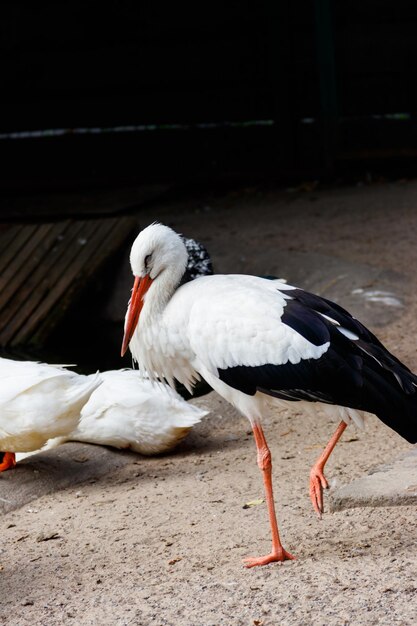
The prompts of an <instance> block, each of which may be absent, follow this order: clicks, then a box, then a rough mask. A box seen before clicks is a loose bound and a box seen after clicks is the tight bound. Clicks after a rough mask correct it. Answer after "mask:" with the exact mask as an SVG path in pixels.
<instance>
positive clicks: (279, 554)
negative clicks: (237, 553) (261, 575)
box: [243, 547, 295, 567]
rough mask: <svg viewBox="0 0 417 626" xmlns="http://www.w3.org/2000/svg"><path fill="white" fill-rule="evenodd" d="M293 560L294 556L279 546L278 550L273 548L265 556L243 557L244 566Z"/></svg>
mask: <svg viewBox="0 0 417 626" xmlns="http://www.w3.org/2000/svg"><path fill="white" fill-rule="evenodd" d="M294 560H295V556H293V555H292V554H290V553H289V552H287V551H286V550H284V548H282V547H281V548H280V549H279V550H274V551H272V552H271V554H267V555H266V556H249V557H247V558H246V559H243V563H244V565H245V567H256V566H257V565H268V563H275V562H276V561H294Z"/></svg>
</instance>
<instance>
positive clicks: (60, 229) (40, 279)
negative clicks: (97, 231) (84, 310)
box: [0, 222, 95, 345]
mask: <svg viewBox="0 0 417 626" xmlns="http://www.w3.org/2000/svg"><path fill="white" fill-rule="evenodd" d="M54 226H55V228H54V230H53V236H48V237H47V238H46V241H45V246H44V247H43V250H42V254H41V255H40V257H38V258H36V259H35V263H34V267H33V268H30V269H31V271H30V272H28V274H27V275H26V278H25V281H24V284H23V285H22V286H21V287H20V289H19V291H16V290H15V292H14V294H13V297H12V298H11V300H9V301H8V303H7V309H6V310H4V311H3V312H2V324H3V328H2V330H1V331H0V345H7V344H8V343H9V342H10V340H11V339H12V337H13V336H14V335H15V334H16V333H17V332H18V330H19V329H20V328H21V326H22V325H23V324H24V323H25V320H27V318H28V317H29V316H31V315H32V314H33V313H34V311H35V309H36V307H37V306H39V304H40V303H41V302H42V300H43V298H44V297H45V296H46V295H47V294H48V292H49V291H50V290H51V289H53V288H54V281H56V280H58V278H59V276H57V273H59V272H60V271H61V269H62V271H63V272H65V269H66V267H67V261H66V260H67V257H68V256H69V257H70V258H69V259H68V263H70V262H71V258H72V256H73V255H75V254H76V253H77V249H78V248H79V247H80V246H81V245H83V244H82V243H79V244H78V246H77V238H78V239H80V235H81V233H83V237H87V236H89V234H90V232H92V231H94V228H95V223H94V222H81V223H80V222H73V223H71V224H70V225H68V223H66V222H64V223H62V222H61V223H60V224H58V225H54ZM60 235H62V239H61V240H59V236H60ZM80 241H83V239H82V240H81V239H80ZM47 244H49V249H47V248H46V245H47ZM28 269H29V268H28Z"/></svg>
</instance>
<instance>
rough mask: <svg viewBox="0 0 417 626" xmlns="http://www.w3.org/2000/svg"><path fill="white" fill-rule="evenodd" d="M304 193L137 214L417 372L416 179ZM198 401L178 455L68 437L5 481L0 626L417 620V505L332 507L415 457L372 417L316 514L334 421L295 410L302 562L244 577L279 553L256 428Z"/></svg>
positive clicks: (289, 432)
mask: <svg viewBox="0 0 417 626" xmlns="http://www.w3.org/2000/svg"><path fill="white" fill-rule="evenodd" d="M304 189H305V190H304V191H302V190H291V191H288V190H287V191H284V190H282V191H268V190H264V189H257V188H250V189H244V190H242V189H239V190H236V191H235V192H233V193H229V194H227V195H223V196H213V197H210V196H209V195H205V196H204V197H201V196H200V197H197V198H186V199H183V200H181V201H178V202H165V203H164V204H161V205H158V206H156V205H155V206H154V207H152V208H148V209H146V210H142V211H141V212H140V214H138V217H139V219H140V222H141V224H142V225H143V226H145V225H147V224H148V223H150V222H151V221H153V220H155V219H159V220H160V221H162V222H165V223H169V224H170V225H172V226H174V227H175V228H177V229H178V230H180V231H182V232H183V233H184V234H185V235H187V236H193V237H195V238H197V239H200V240H201V241H203V242H204V243H205V244H206V245H207V247H208V249H209V250H210V253H211V255H212V258H213V261H214V263H215V269H216V271H218V272H234V273H238V272H243V273H255V274H262V275H263V274H274V275H277V276H280V277H285V278H287V279H288V280H289V282H296V283H297V284H299V285H300V286H304V287H308V288H309V289H311V290H314V291H316V292H317V293H320V294H321V295H324V296H326V297H328V298H331V299H334V300H336V301H338V302H340V303H341V304H343V305H345V306H347V307H348V308H349V309H350V310H351V311H352V312H353V313H354V314H355V315H356V316H357V317H359V318H360V319H361V320H362V321H364V322H365V323H366V324H367V325H369V326H370V327H371V328H372V330H374V331H375V332H376V333H377V334H378V336H379V337H380V339H381V340H382V341H383V342H384V343H385V344H386V345H387V346H388V347H389V348H390V349H391V350H392V351H393V352H394V353H395V354H396V355H397V356H398V357H399V358H401V359H402V360H403V361H404V362H405V363H406V364H407V365H408V366H409V367H411V368H412V369H414V370H417V350H416V345H417V344H416V341H415V336H416V329H417V319H416V312H417V295H416V285H417V278H416V269H415V268H416V267H417V247H416V243H415V242H416V235H417V184H416V183H415V182H404V181H401V182H397V183H384V184H375V185H369V186H362V187H349V188H339V189H322V190H321V189H320V188H316V189H314V190H312V189H309V187H308V186H307V187H304ZM193 402H196V403H198V404H201V405H204V406H208V407H209V408H210V409H211V414H210V416H209V418H208V419H206V420H205V421H204V422H203V423H202V424H200V425H198V426H197V427H196V428H195V429H194V430H193V432H192V433H191V434H190V436H189V437H188V438H187V440H186V441H185V442H184V443H183V444H181V446H180V447H179V448H178V449H177V450H176V451H175V452H173V453H171V454H169V455H165V456H161V457H155V458H145V457H140V456H135V455H133V454H131V453H126V454H125V453H122V452H112V451H108V450H102V449H100V448H95V447H92V446H75V445H74V444H67V446H63V447H62V448H61V449H60V450H55V451H49V452H48V453H46V454H43V456H42V458H41V459H38V458H37V457H30V458H28V459H26V460H25V461H24V462H22V464H21V465H20V466H18V467H17V469H16V470H14V471H10V472H8V473H5V474H3V475H1V476H0V481H1V483H2V486H1V490H0V498H1V500H0V502H1V503H2V505H3V510H4V511H7V510H8V511H9V512H8V513H7V514H5V515H4V516H3V517H2V519H1V524H2V532H1V537H2V540H1V544H0V589H1V594H0V623H6V622H7V623H8V624H9V625H11V626H15V625H16V626H26V625H29V624H30V625H31V626H32V625H33V624H41V625H44V624H45V626H54V625H58V624H75V625H78V624H79V625H97V626H98V625H106V624H109V625H115V626H122V625H123V626H124V625H131V624H132V625H136V624H137V625H141V626H142V625H143V626H148V625H149V626H153V625H155V626H156V625H169V626H171V625H172V626H176V625H182V624H186V625H192V626H211V625H212V626H217V625H219V624H233V625H234V624H236V625H241V624H242V625H245V626H246V625H247V626H252V625H254V626H275V625H277V624H279V625H288V626H292V625H309V624H314V625H319V626H320V625H323V626H324V625H326V626H327V625H329V624H332V625H333V624H334V625H337V626H338V625H340V624H344V625H355V626H356V625H362V624H364V625H365V624H366V625H368V624H381V625H387V626H391V625H394V624H395V625H397V624H398V625H403V626H404V625H411V624H414V623H415V615H416V610H417V584H416V579H417V577H416V575H417V527H416V506H415V502H413V500H412V499H411V500H410V501H408V502H407V503H405V504H401V505H398V502H397V506H387V505H388V504H393V503H394V502H393V501H392V500H385V501H383V502H379V504H383V505H384V506H373V505H372V504H373V503H372V502H369V501H367V502H366V504H367V506H365V507H363V506H356V505H358V504H361V503H360V502H358V500H354V501H348V500H345V502H344V505H343V506H344V507H345V508H341V507H340V506H338V505H336V504H335V502H337V497H339V498H340V497H342V498H343V489H346V487H344V485H346V484H347V483H349V482H350V481H352V480H355V479H362V478H363V477H364V476H366V475H367V474H368V473H369V472H370V471H372V470H373V468H375V467H378V466H381V465H384V464H385V465H386V464H392V463H393V462H395V460H396V459H397V458H399V457H402V456H403V455H404V454H407V453H408V454H411V455H414V452H413V450H415V449H414V448H413V447H412V446H410V444H407V442H405V441H404V440H402V439H401V438H400V437H399V436H398V435H396V434H395V433H394V432H392V431H391V430H389V429H388V428H386V427H385V426H384V425H383V424H382V423H380V422H379V421H378V420H377V419H376V418H374V417H370V418H369V421H368V426H367V429H366V431H364V432H362V431H357V430H355V429H354V427H353V426H352V427H350V428H349V429H348V430H347V431H346V432H345V434H344V436H343V439H342V441H341V442H340V444H339V445H338V446H337V448H336V450H335V452H334V454H333V456H332V457H331V459H330V461H329V463H328V466H327V476H328V478H329V480H330V483H331V490H330V494H326V514H325V516H324V517H323V519H322V520H321V521H320V520H318V519H317V518H316V516H315V514H314V512H313V511H312V508H311V505H310V502H309V499H308V473H309V468H310V465H311V464H312V463H313V461H314V460H315V458H316V457H317V456H318V454H319V452H320V450H321V449H322V448H323V447H324V445H325V443H326V441H327V439H328V438H329V437H330V435H331V433H332V431H333V430H334V428H335V425H334V424H333V423H331V422H330V421H329V419H328V418H326V417H325V416H324V415H322V414H318V415H317V416H314V415H302V414H299V413H298V412H297V408H296V407H295V408H294V410H292V411H280V412H277V413H274V414H271V415H270V416H269V417H268V419H266V421H265V431H266V434H267V437H268V441H269V444H270V447H271V450H272V454H273V460H274V479H275V490H276V500H277V509H278V518H279V523H280V527H281V532H282V539H283V543H284V546H285V547H286V549H287V550H290V551H291V552H292V553H293V554H295V555H296V556H297V560H296V561H294V562H286V563H284V564H274V565H270V566H267V567H264V568H257V569H252V570H246V569H244V568H243V567H242V565H241V559H242V558H243V557H244V556H246V555H250V554H258V553H265V552H266V551H267V550H268V549H269V531H268V523H267V514H266V508H265V504H264V503H262V502H261V503H258V504H254V505H253V506H249V507H247V506H245V505H246V504H247V503H248V502H252V503H253V502H255V503H256V502H257V501H259V500H260V499H262V496H263V491H262V482H261V478H260V476H259V472H258V469H257V466H256V455H255V449H254V444H253V441H252V436H251V434H250V428H249V424H248V423H247V422H246V420H244V419H243V418H241V417H240V416H239V415H237V414H236V412H235V411H234V410H233V409H232V408H231V407H230V406H228V405H227V404H226V403H224V402H223V401H222V400H220V399H219V398H218V397H217V396H216V395H215V394H210V395H209V396H205V397H202V398H199V399H197V400H193ZM413 458H414V459H415V455H414V456H413ZM77 468H82V469H77ZM414 469H415V464H412V465H410V473H411V472H412V471H414ZM374 476H375V474H374ZM367 480H369V479H367ZM383 482H384V480H383ZM385 482H387V481H385ZM411 482H412V481H411ZM411 482H410V485H408V487H411V488H412V487H413V485H414V483H413V484H411ZM31 498H34V499H31ZM330 501H332V503H333V508H332V510H334V509H341V510H334V512H332V513H329V512H327V511H328V509H329V503H330ZM19 506H20V508H15V507H19ZM347 507H348V508H347ZM12 509H14V510H12Z"/></svg>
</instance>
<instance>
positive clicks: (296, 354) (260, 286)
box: [122, 224, 417, 567]
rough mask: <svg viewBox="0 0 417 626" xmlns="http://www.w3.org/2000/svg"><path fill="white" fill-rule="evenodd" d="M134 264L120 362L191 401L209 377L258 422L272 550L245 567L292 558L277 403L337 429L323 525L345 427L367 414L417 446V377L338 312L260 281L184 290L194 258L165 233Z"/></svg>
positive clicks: (197, 284)
mask: <svg viewBox="0 0 417 626" xmlns="http://www.w3.org/2000/svg"><path fill="white" fill-rule="evenodd" d="M130 261H131V266H132V272H133V274H134V276H135V280H134V286H133V290H132V296H131V300H130V303H129V308H128V312H127V316H126V322H125V336H124V339H123V345H122V354H124V352H125V351H126V350H127V348H128V346H129V347H130V350H131V352H132V355H133V357H134V358H135V360H136V361H137V362H138V364H139V367H140V368H141V369H142V370H144V371H146V372H148V374H149V376H151V377H155V376H158V377H160V378H161V377H164V378H165V379H166V380H167V381H168V382H169V383H170V384H173V380H174V379H177V380H179V381H180V382H181V383H182V384H184V385H185V386H186V387H187V388H188V389H190V390H191V388H192V386H193V384H194V382H195V381H196V380H197V379H199V377H200V376H202V377H203V378H204V379H205V380H206V381H207V382H208V383H209V385H211V386H212V387H213V388H214V389H215V390H216V391H217V392H218V393H219V394H220V395H221V396H223V397H224V398H225V399H226V400H228V401H229V402H231V403H232V404H233V405H234V406H236V407H237V408H238V409H239V410H240V411H241V412H242V413H243V414H244V415H246V416H247V417H248V418H249V420H250V422H251V425H252V429H253V433H254V437H255V443H256V447H257V451H258V465H259V467H260V469H261V470H262V473H263V478H264V485H265V492H266V500H267V504H268V511H269V519H270V526H271V534H272V550H271V553H270V554H268V555H267V556H264V557H257V558H249V559H246V565H247V567H252V566H254V565H264V564H266V563H270V562H273V561H283V560H285V559H292V558H294V557H293V556H292V555H291V554H289V553H288V552H287V551H286V550H284V548H283V546H282V544H281V540H280V537H279V532H278V524H277V520H276V515H275V506H274V499H273V493H272V475H271V472H272V463H271V454H270V451H269V448H268V446H267V443H266V439H265V436H264V433H263V430H262V426H261V418H262V415H263V414H264V413H265V411H266V410H267V407H268V404H269V402H270V401H271V399H273V401H274V402H277V403H278V404H284V405H287V406H289V405H291V403H292V402H298V403H299V406H300V404H301V405H302V404H303V403H306V402H309V403H311V402H313V403H317V404H320V406H321V407H322V408H325V409H326V410H328V411H329V412H330V413H332V414H333V415H334V416H335V417H336V418H338V419H339V420H341V421H340V424H339V427H338V428H337V430H336V432H335V434H334V436H333V437H332V439H331V441H330V442H329V444H328V446H327V447H326V449H325V451H324V452H323V454H322V455H321V456H320V458H319V459H318V461H317V463H316V464H315V465H314V467H313V468H312V470H311V473H310V495H311V499H312V502H313V505H314V507H315V509H316V511H317V512H318V513H319V514H321V512H322V510H323V499H322V489H323V487H326V486H327V482H326V479H325V477H324V474H323V468H324V465H325V463H326V461H327V459H328V457H329V455H330V453H331V451H332V449H333V448H334V446H335V444H336V442H337V440H338V439H339V437H340V436H341V434H342V432H343V430H344V429H345V427H346V424H347V423H349V422H350V421H351V420H353V421H355V422H356V423H357V424H359V425H361V424H362V422H363V415H362V412H363V411H369V412H371V413H374V414H375V415H377V416H378V417H379V418H380V419H381V420H382V421H383V422H384V423H386V424H387V425H388V426H390V427H391V428H393V429H394V430H395V431H397V432H398V433H399V434H400V435H401V436H403V437H404V438H405V439H407V440H408V441H410V442H412V443H415V442H417V377H416V376H415V375H414V374H413V373H412V372H410V370H409V369H408V368H407V367H406V366H405V365H403V364H402V363H401V362H400V361H399V360H398V359H396V358H395V357H394V356H393V355H391V354H390V353H389V352H388V350H387V349H386V348H385V347H384V346H383V345H382V344H381V343H380V342H379V341H378V339H377V338H376V337H375V336H374V335H373V334H372V333H371V332H370V331H368V330H367V329H366V328H365V327H364V326H363V325H362V324H360V322H358V321H357V320H355V319H354V318H353V317H352V316H351V315H350V314H349V313H348V312H347V311H345V310H344V309H342V308H341V307H340V306H338V305H337V304H334V303H332V302H330V301H328V300H325V299H324V298H320V297H318V296H315V295H313V294H310V293H307V292H305V291H303V290H302V289H297V288H295V287H291V286H290V285H287V284H284V283H282V282H280V281H277V280H273V281H271V280H266V279H263V278H258V277H255V276H241V275H226V276H222V275H215V276H205V277H202V278H197V279H196V280H194V281H192V282H189V283H187V284H184V285H182V286H180V287H179V285H180V283H181V279H182V276H183V274H184V271H185V267H186V263H187V252H186V249H185V247H184V244H183V242H182V240H181V238H180V236H179V235H178V234H177V233H175V232H174V231H173V230H171V229H170V228H168V227H166V226H163V225H161V224H152V225H151V226H148V227H147V228H145V229H144V230H143V231H142V232H141V233H139V235H138V237H137V239H136V240H135V242H134V244H133V246H132V250H131V256H130ZM268 400H269V402H268Z"/></svg>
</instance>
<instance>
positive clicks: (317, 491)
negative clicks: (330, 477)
mask: <svg viewBox="0 0 417 626" xmlns="http://www.w3.org/2000/svg"><path fill="white" fill-rule="evenodd" d="M328 487H329V483H328V482H327V480H326V477H325V475H324V474H323V468H322V467H321V466H320V465H314V466H313V467H312V468H311V472H310V500H311V503H312V505H313V508H314V510H315V512H316V513H317V515H318V517H319V518H320V519H321V516H322V514H323V513H324V503H323V489H328Z"/></svg>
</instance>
